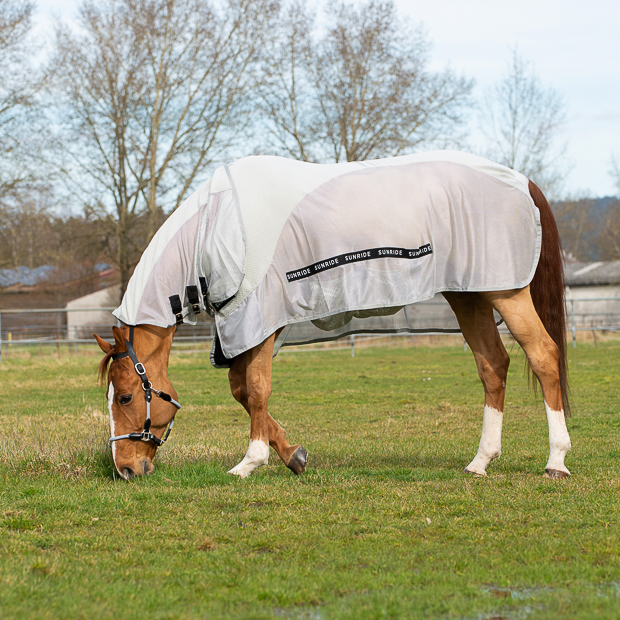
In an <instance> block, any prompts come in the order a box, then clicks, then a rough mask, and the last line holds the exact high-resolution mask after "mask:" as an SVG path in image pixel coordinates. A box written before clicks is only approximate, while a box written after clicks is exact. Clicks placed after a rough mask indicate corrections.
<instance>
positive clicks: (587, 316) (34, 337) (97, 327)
mask: <svg viewBox="0 0 620 620" xmlns="http://www.w3.org/2000/svg"><path fill="white" fill-rule="evenodd" d="M419 305H420V306H425V307H428V310H427V311H430V312H432V313H435V314H437V313H444V312H446V311H447V312H448V313H449V312H450V311H449V309H448V306H447V304H446V302H445V301H443V300H441V301H430V302H424V304H419ZM566 306H567V307H566V311H567V318H568V321H567V331H569V332H570V334H571V336H572V342H573V346H574V347H575V346H577V333H578V332H582V331H589V332H592V333H593V334H594V337H595V338H596V335H595V334H596V332H597V331H598V332H619V333H620V297H594V298H590V299H583V298H582V299H580V298H578V299H567V300H566ZM113 309H114V308H46V309H18V308H15V309H6V310H0V361H1V360H2V355H3V354H4V355H10V354H11V352H13V351H14V352H17V351H18V350H24V349H30V348H35V349H38V351H40V352H41V353H44V352H46V351H49V352H51V353H60V351H61V349H63V350H67V349H69V350H71V351H73V352H75V353H77V352H78V351H79V347H80V346H84V345H92V344H94V339H93V337H92V334H93V333H97V334H98V335H100V336H101V337H102V338H104V339H107V340H112V328H111V325H112V323H113V321H112V320H110V317H111V315H110V314H109V313H110V312H111V311H112V310H113ZM74 312H75V313H95V314H93V317H95V316H96V317H97V319H98V321H102V317H103V321H104V322H95V321H93V322H88V321H85V320H84V315H83V314H82V315H81V318H80V320H79V321H75V320H71V318H70V314H71V313H74ZM452 316H453V315H452ZM106 317H107V318H106ZM112 319H113V317H112ZM198 319H199V320H198V323H197V325H194V326H192V325H185V324H184V325H181V326H180V327H179V329H178V331H177V334H176V336H175V339H174V345H173V347H174V349H173V350H177V351H179V350H183V349H184V348H185V349H187V348H190V347H192V348H194V349H195V348H196V345H202V347H203V348H206V347H207V345H210V343H211V341H212V340H213V335H214V333H215V323H214V322H213V320H212V319H210V318H209V317H207V316H206V315H205V314H201V315H199V316H198ZM113 320H114V319H113ZM500 332H504V333H507V331H506V329H505V326H502V327H500ZM431 333H432V334H434V335H445V333H443V332H431ZM410 335H411V334H394V337H399V336H410ZM383 337H385V336H383ZM358 341H359V339H358ZM350 342H351V346H353V342H354V340H353V339H352V338H351V340H350ZM352 352H353V349H352Z"/></svg>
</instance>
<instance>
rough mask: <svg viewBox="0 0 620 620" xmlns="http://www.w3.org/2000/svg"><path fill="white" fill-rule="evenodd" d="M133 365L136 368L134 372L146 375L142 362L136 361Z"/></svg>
mask: <svg viewBox="0 0 620 620" xmlns="http://www.w3.org/2000/svg"><path fill="white" fill-rule="evenodd" d="M133 367H134V368H135V369H136V372H137V373H138V374H139V375H140V376H142V375H146V368H145V367H144V364H143V363H142V362H138V363H137V364H134V365H133Z"/></svg>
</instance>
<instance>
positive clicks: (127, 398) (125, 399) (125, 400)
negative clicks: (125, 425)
mask: <svg viewBox="0 0 620 620" xmlns="http://www.w3.org/2000/svg"><path fill="white" fill-rule="evenodd" d="M132 400H133V394H123V395H122V396H119V398H118V402H119V404H121V405H128V404H129V403H130V402H131V401H132Z"/></svg>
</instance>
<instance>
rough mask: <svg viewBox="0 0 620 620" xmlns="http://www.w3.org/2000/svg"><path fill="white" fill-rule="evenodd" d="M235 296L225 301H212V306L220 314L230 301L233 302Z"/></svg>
mask: <svg viewBox="0 0 620 620" xmlns="http://www.w3.org/2000/svg"><path fill="white" fill-rule="evenodd" d="M234 298H235V296H234V295H233V296H232V297H229V298H228V299H225V300H224V301H212V302H211V305H212V306H213V307H214V308H215V309H216V310H217V311H218V312H219V311H220V310H221V309H222V308H223V307H224V306H225V305H226V304H227V303H228V302H229V301H231V300H233V299H234Z"/></svg>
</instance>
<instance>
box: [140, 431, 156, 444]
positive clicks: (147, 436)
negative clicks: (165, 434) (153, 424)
mask: <svg viewBox="0 0 620 620" xmlns="http://www.w3.org/2000/svg"><path fill="white" fill-rule="evenodd" d="M152 438H153V435H152V434H151V432H150V431H142V432H141V433H140V441H145V442H147V443H148V442H149V441H151V439H152Z"/></svg>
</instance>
